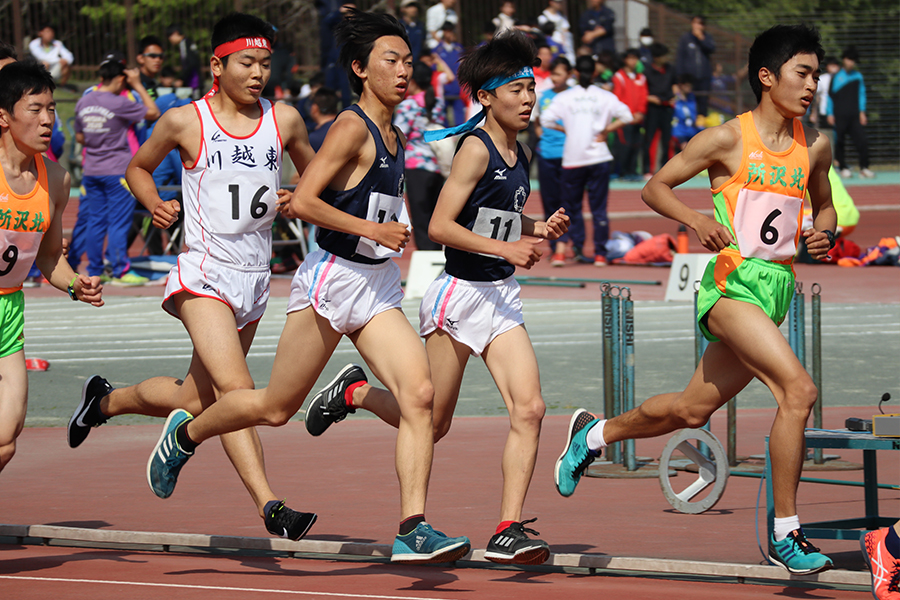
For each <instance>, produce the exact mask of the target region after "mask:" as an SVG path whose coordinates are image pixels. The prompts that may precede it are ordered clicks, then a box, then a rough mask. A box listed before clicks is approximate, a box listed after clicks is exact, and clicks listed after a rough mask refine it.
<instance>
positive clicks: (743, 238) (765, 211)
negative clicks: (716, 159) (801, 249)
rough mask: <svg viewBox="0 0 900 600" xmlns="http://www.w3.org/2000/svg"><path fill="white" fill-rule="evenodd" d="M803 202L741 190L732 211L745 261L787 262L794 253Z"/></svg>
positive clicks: (739, 246) (789, 197)
mask: <svg viewBox="0 0 900 600" xmlns="http://www.w3.org/2000/svg"><path fill="white" fill-rule="evenodd" d="M802 210H803V200H802V199H801V198H794V197H791V196H783V195H781V194H773V193H772V192H760V191H755V190H748V189H742V190H741V191H740V192H739V193H738V200H737V206H736V207H735V210H734V231H735V235H736V237H737V243H738V248H739V249H740V252H741V256H743V257H744V258H751V257H753V258H761V259H764V260H788V259H790V258H791V257H793V256H794V254H795V253H796V252H797V234H798V233H799V231H800V213H801V211H802Z"/></svg>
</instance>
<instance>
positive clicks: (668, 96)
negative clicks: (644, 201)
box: [644, 43, 675, 180]
mask: <svg viewBox="0 0 900 600" xmlns="http://www.w3.org/2000/svg"><path fill="white" fill-rule="evenodd" d="M650 53H651V54H652V55H653V62H652V63H650V65H648V67H647V69H646V71H644V75H645V76H646V77H647V117H646V118H645V119H644V179H647V180H649V179H650V177H651V176H652V175H653V173H655V172H656V158H657V150H659V149H660V148H661V149H662V153H661V154H662V157H661V158H660V160H659V163H660V164H661V165H662V164H665V162H666V160H668V157H669V142H670V141H671V139H672V114H673V109H672V99H673V98H674V97H675V93H674V92H673V91H672V86H674V85H675V71H674V69H672V66H671V65H670V64H669V60H668V56H669V48H668V47H667V46H666V45H665V44H659V43H653V44H651V45H650ZM657 136H659V142H658V143H657V141H656V140H657Z"/></svg>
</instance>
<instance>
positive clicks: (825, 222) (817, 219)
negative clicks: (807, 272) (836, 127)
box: [803, 127, 837, 260]
mask: <svg viewBox="0 0 900 600" xmlns="http://www.w3.org/2000/svg"><path fill="white" fill-rule="evenodd" d="M805 129H806V132H805V133H806V139H807V140H813V142H812V144H811V145H810V147H809V168H810V172H809V180H808V182H807V186H808V189H809V201H810V204H811V205H812V210H813V226H812V227H811V228H809V229H807V230H806V231H804V232H803V237H805V238H806V250H807V251H808V252H809V255H810V256H811V257H812V258H814V259H816V260H821V259H823V258H825V257H826V256H827V255H828V251H829V250H831V243H830V242H829V241H828V236H827V235H826V234H825V233H823V232H824V231H825V230H826V229H827V230H829V231H831V232H832V233H834V231H835V229H836V228H837V211H836V210H835V209H834V204H833V203H832V201H831V182H829V181H828V169H830V168H831V143H830V142H829V141H828V138H827V137H826V136H824V135H822V134H821V133H819V132H817V131H816V130H815V129H812V128H809V127H806V128H805Z"/></svg>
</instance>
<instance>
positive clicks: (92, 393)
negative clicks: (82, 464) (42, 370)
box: [67, 375, 113, 448]
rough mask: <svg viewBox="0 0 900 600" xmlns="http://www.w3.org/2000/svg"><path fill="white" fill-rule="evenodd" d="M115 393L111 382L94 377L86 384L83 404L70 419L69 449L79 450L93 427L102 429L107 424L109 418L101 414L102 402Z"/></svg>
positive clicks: (83, 391) (82, 396) (82, 399)
mask: <svg viewBox="0 0 900 600" xmlns="http://www.w3.org/2000/svg"><path fill="white" fill-rule="evenodd" d="M112 391H113V387H112V386H111V385H109V382H108V381H106V380H105V379H103V378H102V377H100V376H99V375H94V376H92V377H89V378H88V380H87V381H85V382H84V386H83V387H82V388H81V402H80V403H79V404H78V408H76V409H75V414H73V415H72V418H71V419H69V427H68V431H67V437H68V440H69V448H77V447H78V446H80V445H81V442H83V441H84V440H86V439H87V436H88V434H89V433H90V432H91V427H100V426H101V425H103V424H104V423H106V421H107V418H106V417H104V416H103V413H101V412H100V400H101V399H102V398H103V397H104V396H108V395H109V394H110V392H112Z"/></svg>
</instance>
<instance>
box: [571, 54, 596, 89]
mask: <svg viewBox="0 0 900 600" xmlns="http://www.w3.org/2000/svg"><path fill="white" fill-rule="evenodd" d="M596 68H597V63H596V62H595V61H594V57H593V56H592V55H590V54H584V55H582V56H579V57H578V58H576V59H575V71H576V72H577V73H578V85H580V86H581V87H583V88H585V89H587V88H588V87H589V86H590V85H591V83H593V81H594V71H595V70H596Z"/></svg>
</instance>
